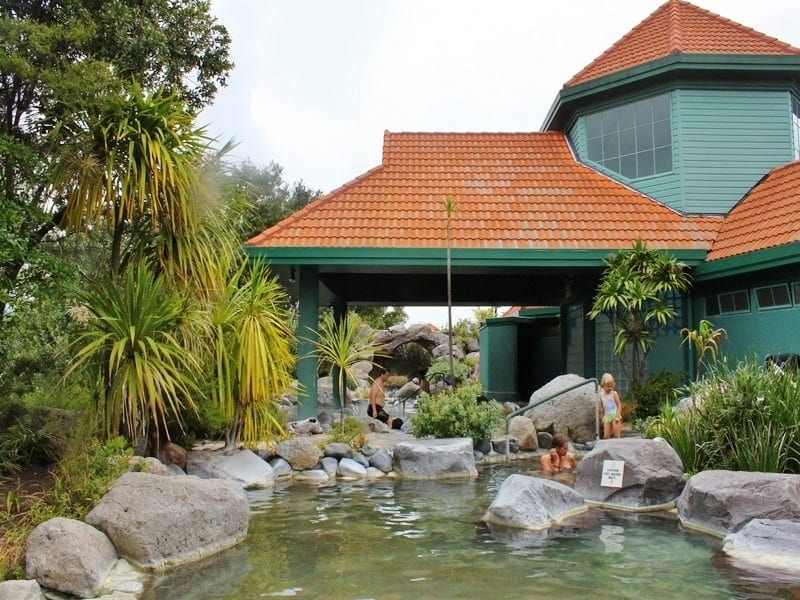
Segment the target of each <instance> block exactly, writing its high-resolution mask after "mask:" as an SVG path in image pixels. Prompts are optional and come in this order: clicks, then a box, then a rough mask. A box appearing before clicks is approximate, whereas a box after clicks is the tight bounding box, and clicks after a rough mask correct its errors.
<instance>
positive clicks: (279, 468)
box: [269, 456, 292, 479]
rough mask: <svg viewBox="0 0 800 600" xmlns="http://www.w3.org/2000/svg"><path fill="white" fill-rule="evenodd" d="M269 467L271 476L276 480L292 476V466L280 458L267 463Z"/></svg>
mask: <svg viewBox="0 0 800 600" xmlns="http://www.w3.org/2000/svg"><path fill="white" fill-rule="evenodd" d="M269 466H270V467H272V474H273V475H275V477H276V479H281V478H284V477H291V476H292V465H290V464H289V463H288V462H287V461H286V460H285V459H283V458H281V457H280V456H279V457H277V458H273V459H272V460H271V461H269Z"/></svg>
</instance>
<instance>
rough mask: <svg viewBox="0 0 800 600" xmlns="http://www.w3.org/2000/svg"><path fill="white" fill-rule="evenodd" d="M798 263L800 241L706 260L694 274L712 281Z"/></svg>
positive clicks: (700, 279)
mask: <svg viewBox="0 0 800 600" xmlns="http://www.w3.org/2000/svg"><path fill="white" fill-rule="evenodd" d="M798 263H800V242H794V243H791V244H784V245H782V246H775V247H774V248H766V249H764V250H755V251H753V252H748V253H746V254H738V255H736V256H729V257H727V258H720V259H717V260H711V261H708V262H704V263H702V264H699V265H697V266H696V267H695V269H694V274H693V276H694V279H695V281H710V280H713V279H720V278H722V277H730V276H734V275H744V274H746V273H752V272H755V271H761V270H764V269H770V268H774V267H783V266H786V265H791V264H798Z"/></svg>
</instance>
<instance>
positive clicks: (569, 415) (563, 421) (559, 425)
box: [525, 374, 600, 443]
mask: <svg viewBox="0 0 800 600" xmlns="http://www.w3.org/2000/svg"><path fill="white" fill-rule="evenodd" d="M583 379H584V378H583V377H581V376H579V375H573V374H568V375H559V376H558V377H556V378H555V379H552V380H551V381H549V382H548V383H547V384H545V385H544V386H542V387H541V388H539V389H538V390H536V391H535V392H533V394H531V398H530V401H529V402H528V404H529V405H530V404H534V403H536V402H537V401H539V400H541V399H543V398H546V397H548V396H550V395H552V394H554V393H557V392H560V391H562V390H564V389H566V388H569V387H570V386H573V385H575V384H577V383H580V382H581V381H583ZM599 400H600V395H599V394H598V393H597V391H596V390H595V386H594V384H593V383H587V384H586V385H583V386H581V387H578V388H575V389H574V390H571V391H569V392H566V393H565V394H562V395H560V396H557V397H555V398H553V399H552V400H550V401H548V402H545V403H544V404H540V405H539V406H536V407H535V408H532V409H531V410H530V411H528V412H527V413H525V414H526V415H528V416H529V417H530V418H531V419H533V422H534V424H535V425H536V429H537V430H543V429H547V428H548V427H549V426H552V427H553V432H554V433H563V434H564V435H566V436H567V437H568V438H569V439H570V440H572V441H573V442H578V443H584V442H587V441H589V440H592V439H594V438H595V437H596V436H595V430H596V423H597V406H598V402H599Z"/></svg>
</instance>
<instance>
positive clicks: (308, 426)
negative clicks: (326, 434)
mask: <svg viewBox="0 0 800 600" xmlns="http://www.w3.org/2000/svg"><path fill="white" fill-rule="evenodd" d="M287 428H288V429H289V431H291V432H292V433H294V434H298V435H315V434H318V433H322V425H320V422H319V421H317V419H315V418H313V417H311V418H310V419H303V420H302V421H292V422H290V423H288V424H287Z"/></svg>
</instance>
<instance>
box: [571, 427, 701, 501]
mask: <svg viewBox="0 0 800 600" xmlns="http://www.w3.org/2000/svg"><path fill="white" fill-rule="evenodd" d="M606 461H620V462H622V464H623V468H622V479H621V480H620V481H619V482H618V483H619V487H616V483H617V482H613V481H611V480H609V479H606V480H605V481H604V480H603V475H604V468H606V469H607V470H606V476H607V477H608V476H609V474H610V473H609V471H608V469H610V468H611V467H613V466H615V465H606ZM603 483H606V484H609V483H613V484H615V487H612V486H611V485H605V486H604V485H603ZM685 483H686V480H685V478H684V475H683V463H682V462H681V459H680V457H678V454H677V453H676V452H675V450H674V449H673V448H672V446H670V445H669V444H667V443H666V442H665V441H663V440H647V439H637V438H629V439H619V440H603V441H600V442H598V443H597V445H596V446H595V447H594V449H592V451H591V452H589V453H588V454H587V455H586V456H584V457H583V458H582V459H581V460H580V461H578V466H577V468H576V469H575V491H576V492H578V493H579V494H581V495H582V496H583V497H584V498H586V500H587V502H589V503H591V504H599V505H603V506H607V507H609V508H617V509H622V510H630V511H639V510H656V509H659V508H666V507H668V506H671V505H672V503H673V502H675V499H676V498H677V497H678V496H679V495H680V493H681V491H682V490H683V486H684V485H685Z"/></svg>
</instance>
